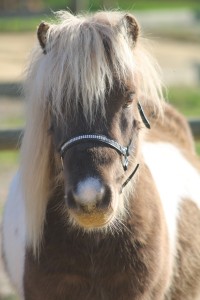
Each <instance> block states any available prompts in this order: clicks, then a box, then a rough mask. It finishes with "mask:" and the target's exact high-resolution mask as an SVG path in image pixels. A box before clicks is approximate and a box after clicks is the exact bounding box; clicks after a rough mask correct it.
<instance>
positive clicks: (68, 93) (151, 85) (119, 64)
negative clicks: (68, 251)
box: [21, 12, 162, 253]
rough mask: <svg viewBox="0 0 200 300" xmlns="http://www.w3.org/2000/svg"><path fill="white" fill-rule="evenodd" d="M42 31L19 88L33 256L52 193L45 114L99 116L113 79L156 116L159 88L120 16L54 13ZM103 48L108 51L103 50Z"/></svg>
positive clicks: (148, 62) (154, 72)
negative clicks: (129, 86)
mask: <svg viewBox="0 0 200 300" xmlns="http://www.w3.org/2000/svg"><path fill="white" fill-rule="evenodd" d="M57 16H58V17H59V21H58V23H56V24H51V25H50V27H49V30H48V32H47V41H46V52H47V53H46V55H45V54H43V52H42V49H41V47H40V46H39V45H37V46H36V48H35V50H34V51H33V54H32V57H31V60H30V64H29V67H28V69H27V75H26V80H25V84H24V88H25V96H26V99H27V102H28V104H27V124H26V130H25V134H24V138H23V143H22V152H21V176H22V182H23V190H24V197H25V205H26V217H27V220H26V222H27V229H28V231H27V241H28V244H29V246H31V247H32V248H33V250H34V252H35V253H36V251H37V250H38V247H39V244H40V242H41V240H42V232H43V226H44V222H45V213H46V207H47V203H48V199H49V196H50V194H51V192H52V188H53V184H54V179H55V178H54V177H55V176H56V175H57V171H56V170H55V167H56V163H55V155H54V152H55V151H54V149H53V146H52V141H51V137H50V136H49V135H48V128H49V126H50V115H54V116H55V117H56V118H57V119H60V118H64V116H65V118H66V115H67V114H72V113H73V114H75V113H76V110H77V108H78V103H80V99H81V104H82V108H83V112H84V114H85V116H86V117H87V119H88V121H89V122H92V120H93V118H94V116H95V115H96V113H97V111H98V113H99V112H101V113H102V115H104V104H105V94H106V92H107V91H108V90H109V89H111V88H112V86H113V83H114V80H115V79H117V80H118V81H119V82H125V81H126V80H127V78H129V80H130V79H132V80H133V81H135V82H136V83H137V87H138V97H139V99H140V100H141V102H143V105H144V106H145V105H148V106H150V107H152V109H154V110H156V111H157V112H161V110H162V105H161V100H162V85H161V80H160V78H161V77H160V73H159V71H158V68H157V65H156V63H155V62H154V60H153V59H152V58H151V56H150V55H149V54H148V52H146V50H145V49H144V48H143V46H142V44H143V42H142V38H141V37H139V38H138V41H137V42H136V44H135V46H134V48H131V47H130V45H129V43H128V40H127V38H126V36H125V35H124V34H123V31H122V32H120V30H117V28H118V27H117V24H118V23H119V22H120V20H121V19H122V17H123V16H124V14H122V13H119V12H100V13H97V14H95V15H91V16H90V15H88V16H73V15H72V14H70V13H68V12H59V13H57ZM106 47H108V52H109V53H107V51H106V50H105V48H106Z"/></svg>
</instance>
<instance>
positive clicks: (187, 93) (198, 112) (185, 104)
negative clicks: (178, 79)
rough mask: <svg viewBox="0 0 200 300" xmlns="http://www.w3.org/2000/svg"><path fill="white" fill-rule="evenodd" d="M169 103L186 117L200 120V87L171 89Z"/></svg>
mask: <svg viewBox="0 0 200 300" xmlns="http://www.w3.org/2000/svg"><path fill="white" fill-rule="evenodd" d="M168 101H169V103H171V104H173V105H174V106H175V107H176V108H177V109H178V110H179V111H180V112H182V113H183V114H184V115H185V116H186V117H197V118H200V87H196V88H190V87H181V86H180V87H171V88H170V89H169V91H168Z"/></svg>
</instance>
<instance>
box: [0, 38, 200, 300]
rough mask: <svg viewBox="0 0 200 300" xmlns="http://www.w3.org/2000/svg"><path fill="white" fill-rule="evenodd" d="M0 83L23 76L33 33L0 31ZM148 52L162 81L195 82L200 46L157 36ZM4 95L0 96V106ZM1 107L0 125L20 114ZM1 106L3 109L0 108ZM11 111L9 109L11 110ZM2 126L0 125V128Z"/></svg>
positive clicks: (5, 179)
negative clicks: (153, 59)
mask: <svg viewBox="0 0 200 300" xmlns="http://www.w3.org/2000/svg"><path fill="white" fill-rule="evenodd" d="M0 41H1V42H0V83H3V82H4V83H5V82H19V81H21V80H22V77H23V70H24V66H25V64H26V61H27V60H28V56H29V53H30V50H31V49H32V47H33V45H34V44H35V42H36V37H35V35H34V34H32V33H31V34H30V33H23V34H2V33H1V34H0ZM152 45H153V46H152V47H151V48H152V53H153V54H154V55H155V56H156V58H157V59H158V62H159V64H160V65H161V68H162V69H163V71H164V82H166V83H167V84H171V83H172V82H173V83H175V84H186V85H190V84H197V82H198V81H199V78H198V72H197V71H196V69H195V65H198V64H199V65H200V45H198V44H193V43H182V42H176V41H169V40H165V39H161V38H154V43H153V44H152ZM5 100H6V99H5V97H4V98H2V99H1V98H0V102H1V105H3V101H5ZM4 103H5V105H4V106H0V107H1V110H0V118H1V122H2V123H0V124H3V119H4V118H5V114H6V113H7V112H8V111H9V105H10V108H11V110H10V113H11V114H12V113H13V109H14V113H15V114H16V113H17V111H18V110H19V111H18V112H19V114H21V113H22V108H20V109H19V107H14V106H15V105H16V104H14V102H12V104H9V102H4ZM2 107H3V108H2ZM11 111H12V112H11ZM0 129H2V128H0ZM16 169H17V166H12V167H9V168H8V169H6V170H5V169H4V170H2V169H1V166H0V207H2V205H3V203H4V202H5V199H6V196H7V192H8V186H9V182H10V181H11V178H12V177H13V174H14V173H15V172H16ZM12 293H13V291H12V289H11V288H10V286H9V284H8V281H7V279H6V276H5V274H4V271H3V266H2V262H1V260H0V299H5V298H3V297H5V296H8V295H11V294H12Z"/></svg>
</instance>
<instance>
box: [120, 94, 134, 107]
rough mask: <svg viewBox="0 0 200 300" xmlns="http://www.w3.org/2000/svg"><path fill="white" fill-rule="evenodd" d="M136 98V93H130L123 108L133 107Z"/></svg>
mask: <svg viewBox="0 0 200 300" xmlns="http://www.w3.org/2000/svg"><path fill="white" fill-rule="evenodd" d="M134 96H135V93H133V92H131V93H129V94H128V95H127V96H126V102H125V104H124V105H123V108H128V107H130V106H131V104H132V102H133V100H134Z"/></svg>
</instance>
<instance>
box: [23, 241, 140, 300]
mask: <svg viewBox="0 0 200 300" xmlns="http://www.w3.org/2000/svg"><path fill="white" fill-rule="evenodd" d="M91 243H92V240H90V241H87V243H83V241H82V243H81V241H80V240H79V241H78V242H76V239H75V240H71V239H70V240H65V241H60V243H58V244H57V246H55V244H52V243H51V242H48V243H47V244H46V246H45V247H44V250H43V251H42V253H41V257H40V260H39V261H38V262H36V261H35V259H34V258H33V256H32V254H31V253H28V252H27V255H26V268H25V272H26V274H25V277H24V278H25V282H24V284H25V294H27V295H28V296H27V299H38V300H40V299H43V300H45V299H48V300H54V299H63V300H64V299H70V300H75V299H76V300H77V299H79V300H82V299H84V300H85V299H88V300H90V299H91V300H106V299H109V300H110V299H116V300H118V299H119V300H120V299H124V298H123V297H124V295H127V296H126V299H127V300H128V299H129V296H128V295H129V294H130V295H133V291H132V289H133V288H132V287H133V282H134V281H135V280H136V277H137V279H138V275H139V272H138V273H137V271H138V270H137V268H136V266H135V267H134V268H133V266H132V262H131V261H130V257H128V256H129V255H128V253H127V250H126V249H125V248H124V246H125V245H123V244H122V242H121V243H120V241H113V240H112V239H111V240H108V241H101V242H96V244H95V243H94V241H93V245H92V244H91ZM129 254H130V253H129ZM132 259H133V258H132ZM140 266H141V264H140ZM140 271H141V270H140ZM143 271H144V272H145V270H144V269H143ZM144 272H141V277H142V276H144V274H143V275H142V273H144ZM136 273H137V275H136ZM134 278H135V280H134ZM141 288H142V287H141ZM30 294H31V295H34V296H31V297H33V298H31V297H29V295H30ZM130 299H132V298H130Z"/></svg>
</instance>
